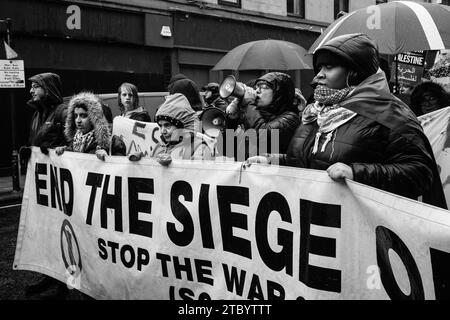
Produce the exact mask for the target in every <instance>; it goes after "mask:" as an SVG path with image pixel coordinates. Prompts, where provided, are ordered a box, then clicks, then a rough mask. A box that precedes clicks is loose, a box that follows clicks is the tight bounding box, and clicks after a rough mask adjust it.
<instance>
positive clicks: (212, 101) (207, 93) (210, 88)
mask: <svg viewBox="0 0 450 320" xmlns="http://www.w3.org/2000/svg"><path fill="white" fill-rule="evenodd" d="M200 93H201V94H202V95H203V100H205V108H208V107H216V108H219V109H220V110H222V111H223V112H225V110H226V109H227V106H228V104H229V102H231V101H229V102H227V101H226V100H224V99H222V98H221V97H220V94H219V84H218V83H215V82H210V83H208V84H207V85H205V86H203V87H202V91H201V92H200Z"/></svg>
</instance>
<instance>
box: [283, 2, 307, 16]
mask: <svg viewBox="0 0 450 320" xmlns="http://www.w3.org/2000/svg"><path fill="white" fill-rule="evenodd" d="M287 13H288V14H294V15H296V16H300V17H301V18H304V17H305V0H287Z"/></svg>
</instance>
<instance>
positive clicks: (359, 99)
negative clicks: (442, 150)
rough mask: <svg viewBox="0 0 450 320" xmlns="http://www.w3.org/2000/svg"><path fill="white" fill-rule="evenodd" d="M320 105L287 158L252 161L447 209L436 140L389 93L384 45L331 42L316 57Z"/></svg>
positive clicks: (352, 37) (306, 118) (308, 114)
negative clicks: (354, 183) (381, 48)
mask: <svg viewBox="0 0 450 320" xmlns="http://www.w3.org/2000/svg"><path fill="white" fill-rule="evenodd" d="M313 63H314V69H315V72H316V76H315V81H316V82H317V87H316V88H315V91H314V97H315V100H316V101H315V102H314V103H312V104H309V105H308V106H307V107H306V108H305V110H304V112H303V117H302V124H301V125H300V126H299V127H298V128H297V130H296V132H295V134H294V137H293V138H292V140H291V142H290V144H289V147H288V150H287V152H286V153H285V154H278V155H273V154H272V155H270V154H268V155H265V156H257V157H252V158H250V159H248V160H247V163H246V165H247V166H249V165H250V164H251V163H265V164H268V163H273V162H274V161H278V163H280V164H281V165H288V166H296V167H302V168H312V169H318V170H326V171H327V172H328V175H329V176H330V178H332V179H333V180H336V181H344V180H345V179H350V180H354V181H357V182H360V183H363V184H366V185H370V186H373V187H375V188H378V189H382V190H386V191H389V192H392V193H395V194H398V195H401V196H405V197H408V198H412V199H416V200H417V199H418V197H420V196H422V199H423V201H424V202H426V203H429V204H432V205H435V206H438V207H441V208H446V201H445V196H444V193H443V189H442V185H441V182H440V179H439V173H438V170H437V166H436V162H435V159H434V156H433V151H432V149H431V146H430V143H429V141H428V139H427V137H426V136H425V135H424V133H423V130H422V128H421V126H420V123H419V122H418V120H417V118H416V116H415V115H414V114H413V112H412V111H411V110H410V109H409V108H408V107H407V106H406V105H405V104H404V103H403V102H402V101H400V100H399V99H397V98H395V97H394V96H393V95H392V94H391V93H390V91H389V88H388V83H387V81H386V77H385V74H384V72H382V71H381V70H380V69H379V59H378V49H377V45H376V44H375V43H374V42H373V41H372V40H371V39H370V38H368V37H367V36H366V35H364V34H360V33H357V34H347V35H342V36H338V37H336V38H333V39H331V40H329V41H327V42H326V43H325V44H324V45H323V46H321V47H319V48H318V49H317V50H316V51H315V52H314V55H313Z"/></svg>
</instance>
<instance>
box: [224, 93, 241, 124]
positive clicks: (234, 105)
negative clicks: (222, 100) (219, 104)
mask: <svg viewBox="0 0 450 320" xmlns="http://www.w3.org/2000/svg"><path fill="white" fill-rule="evenodd" d="M225 112H226V114H227V116H228V118H230V119H236V118H237V117H238V116H239V99H238V98H234V100H233V101H231V103H230V104H229V105H228V106H227V109H226V110H225Z"/></svg>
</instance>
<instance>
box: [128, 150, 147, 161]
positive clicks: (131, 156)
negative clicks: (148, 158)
mask: <svg viewBox="0 0 450 320" xmlns="http://www.w3.org/2000/svg"><path fill="white" fill-rule="evenodd" d="M143 156H144V154H143V153H142V151H139V152H134V153H130V154H129V155H128V160H130V161H139V160H141V158H142V157H143Z"/></svg>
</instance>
